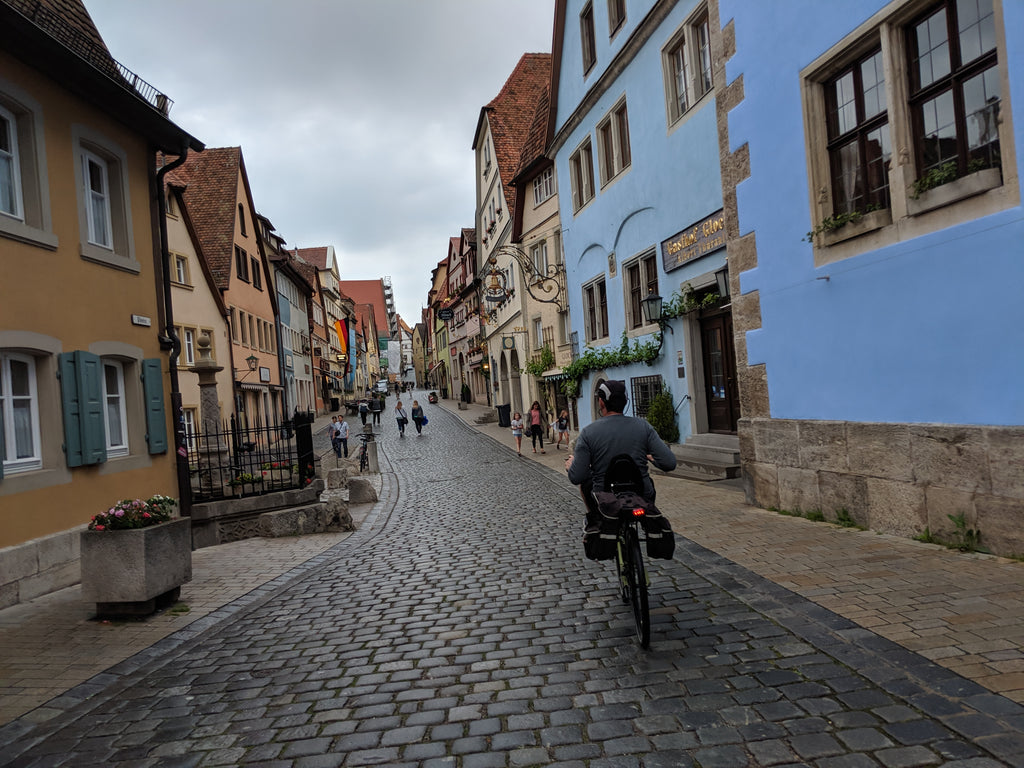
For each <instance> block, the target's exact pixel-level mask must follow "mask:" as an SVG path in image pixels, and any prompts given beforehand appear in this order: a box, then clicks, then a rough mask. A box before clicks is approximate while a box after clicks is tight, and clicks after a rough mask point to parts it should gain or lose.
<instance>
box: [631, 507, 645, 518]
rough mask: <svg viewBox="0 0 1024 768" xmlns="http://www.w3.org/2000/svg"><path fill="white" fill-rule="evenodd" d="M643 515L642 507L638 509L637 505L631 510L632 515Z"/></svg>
mask: <svg viewBox="0 0 1024 768" xmlns="http://www.w3.org/2000/svg"><path fill="white" fill-rule="evenodd" d="M643 516H644V511H643V510H642V509H640V507H637V508H636V509H634V510H633V517H643Z"/></svg>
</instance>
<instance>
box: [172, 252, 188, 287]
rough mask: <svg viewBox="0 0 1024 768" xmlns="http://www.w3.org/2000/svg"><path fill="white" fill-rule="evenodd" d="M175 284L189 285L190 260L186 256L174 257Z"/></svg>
mask: <svg viewBox="0 0 1024 768" xmlns="http://www.w3.org/2000/svg"><path fill="white" fill-rule="evenodd" d="M174 282H176V283H179V284H180V285H189V284H190V283H189V278H188V258H187V257H185V256H179V255H177V254H175V256H174Z"/></svg>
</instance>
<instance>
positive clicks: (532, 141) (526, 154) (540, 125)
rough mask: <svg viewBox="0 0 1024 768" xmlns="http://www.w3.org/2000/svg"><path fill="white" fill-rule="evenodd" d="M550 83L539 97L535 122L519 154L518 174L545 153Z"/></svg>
mask: <svg viewBox="0 0 1024 768" xmlns="http://www.w3.org/2000/svg"><path fill="white" fill-rule="evenodd" d="M550 90H551V89H550V87H549V84H547V83H545V84H544V90H543V92H542V93H541V94H540V98H538V99H537V107H536V111H535V112H534V115H533V123H532V124H531V125H530V132H529V134H528V135H527V137H526V141H525V142H524V143H523V151H522V152H521V153H520V155H519V166H518V167H517V168H516V176H518V175H519V174H520V173H522V172H523V171H525V170H526V169H527V168H528V167H529V166H530V164H531V163H532V162H534V161H535V160H537V159H539V158H540V157H542V156H543V155H544V149H545V145H546V144H547V138H548V112H549V111H550V108H549V105H548V94H549V93H550Z"/></svg>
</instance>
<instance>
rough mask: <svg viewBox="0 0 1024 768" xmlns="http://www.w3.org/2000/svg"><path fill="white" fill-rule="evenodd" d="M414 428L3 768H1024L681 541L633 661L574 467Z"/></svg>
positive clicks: (951, 684) (764, 584)
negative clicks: (315, 530) (367, 495)
mask: <svg viewBox="0 0 1024 768" xmlns="http://www.w3.org/2000/svg"><path fill="white" fill-rule="evenodd" d="M428 416H429V417H430V422H431V423H430V425H429V426H428V427H427V429H426V430H425V431H426V434H425V435H424V436H423V437H417V436H415V434H414V432H412V433H408V434H407V436H406V437H405V438H404V439H399V438H398V437H397V430H396V428H395V426H394V422H393V421H389V420H388V419H385V423H384V425H383V429H384V435H383V437H382V438H381V440H382V449H383V452H384V453H385V454H386V456H387V459H388V460H389V463H390V471H388V470H387V468H386V471H385V475H384V483H383V487H382V498H383V503H382V504H380V505H378V506H377V507H376V508H375V512H374V513H373V514H372V515H371V516H370V517H368V518H367V520H366V521H365V523H364V525H363V527H362V528H361V529H360V530H359V531H358V532H357V533H355V534H354V535H352V536H351V537H349V538H348V539H346V540H345V541H343V542H341V543H339V544H337V545H335V546H333V547H332V548H330V549H329V550H327V551H326V552H324V553H323V554H322V555H319V556H318V557H316V558H314V559H313V560H311V561H310V562H309V563H308V567H307V568H306V570H305V573H304V575H302V577H301V578H294V577H293V578H291V579H290V580H288V581H287V582H285V583H282V584H280V585H279V586H277V587H276V589H274V590H270V591H268V594H267V595H266V597H265V599H262V600H259V601H254V602H253V603H251V604H249V605H247V606H246V607H245V608H243V609H241V610H237V609H235V610H233V611H232V612H231V613H230V615H229V616H218V613H217V612H214V613H213V614H211V616H210V617H208V619H209V622H208V624H206V625H205V626H203V627H199V628H196V629H194V630H193V631H192V632H191V634H190V636H189V637H187V638H181V637H176V636H172V637H171V638H168V640H174V642H173V643H171V642H168V643H164V644H161V643H158V644H157V645H156V646H154V647H153V648H151V649H150V651H149V652H148V653H147V654H146V655H145V657H144V658H141V659H136V660H134V661H133V663H132V665H131V668H129V669H127V670H125V671H124V672H123V674H119V675H110V676H109V678H107V679H106V680H105V679H103V676H100V678H101V679H99V680H96V679H94V680H93V681H90V684H91V685H92V695H91V696H90V697H89V698H86V699H85V700H83V701H81V703H79V704H77V705H76V706H73V707H71V708H70V709H68V710H67V711H66V712H64V713H63V714H61V715H59V716H57V717H54V718H53V719H52V720H50V721H49V722H47V723H44V724H40V725H32V724H27V723H23V722H22V721H16V722H14V723H12V724H10V725H8V726H7V727H5V728H3V729H2V730H0V755H2V756H3V757H2V759H3V761H4V764H5V765H12V766H50V765H73V766H80V765H112V766H113V765H123V766H158V765H166V766H207V765H211V766H212V765H242V764H246V765H250V764H260V765H268V766H278V765H280V766H367V765H388V766H425V767H431V766H455V767H457V768H488V767H492V766H502V767H504V768H510V767H512V766H533V765H560V766H586V767H588V768H613V767H614V768H618V767H619V766H622V767H624V768H629V767H632V766H637V767H639V766H645V767H646V766H651V767H653V766H701V767H702V768H712V767H713V766H724V767H727V768H733V767H735V766H745V765H750V766H760V765H786V766H796V765H805V766H815V768H859V767H860V766H885V767H886V768H899V767H903V766H919V765H946V766H957V767H959V768H990V767H991V766H1001V765H1012V766H1024V709H1022V708H1021V707H1020V705H1018V704H1016V703H1014V702H1012V701H1010V700H1009V699H1007V698H1005V697H1002V696H1000V695H998V694H995V693H992V692H990V691H988V690H986V689H985V688H982V687H981V686H979V685H978V684H976V683H974V682H971V681H969V680H966V679H965V678H962V677H960V676H958V675H956V674H955V673H953V672H951V671H950V670H947V669H944V668H942V667H939V666H937V665H935V664H934V663H932V662H931V661H928V660H927V659H925V658H924V657H922V656H919V655H917V654H915V653H913V652H911V651H908V650H906V649H904V648H902V647H901V646H898V645H896V644H895V643H893V642H891V641H889V640H886V639H884V638H882V637H880V636H878V635H876V634H874V633H873V632H871V631H870V630H868V629H865V628H862V627H860V626H858V625H856V624H854V623H852V622H851V621H849V620H848V619H845V618H842V617H840V616H838V615H836V614H834V613H832V612H830V611H829V610H827V609H825V608H823V607H821V606H818V605H816V604H814V603H812V602H809V601H807V600H805V599H803V598H801V597H799V596H797V595H795V594H794V593H792V592H790V591H788V590H786V589H784V588H782V587H779V586H777V585H775V584H774V583H772V582H770V581H767V580H766V579H764V578H762V577H759V576H757V575H755V574H753V573H752V572H750V571H747V570H746V569H744V568H741V567H739V566H737V565H735V564H734V563H732V562H731V561H729V560H726V559H725V558H722V557H720V556H718V555H716V554H714V553H713V552H711V551H709V550H707V549H704V548H703V547H700V546H699V545H697V544H695V543H693V542H690V541H688V540H686V539H682V538H680V541H679V545H678V548H677V554H676V558H675V560H673V561H652V562H651V564H650V574H651V582H652V584H651V603H652V614H653V616H652V619H653V631H652V648H651V650H650V651H642V650H641V649H639V648H638V646H637V644H636V641H635V638H634V630H633V626H632V617H631V614H630V611H629V608H628V606H624V605H622V603H621V601H620V600H619V598H618V596H617V595H616V590H615V589H614V588H613V584H612V580H613V575H614V571H613V569H612V568H611V567H610V566H609V565H608V564H605V563H592V562H589V561H586V560H585V559H583V557H582V547H581V544H580V540H579V527H580V519H581V512H580V502H579V499H578V496H576V495H575V494H574V492H573V491H572V490H571V489H570V488H568V487H567V486H566V483H565V481H564V477H560V476H558V475H557V474H555V473H554V472H552V471H551V470H549V469H548V468H545V467H543V466H539V465H537V464H534V463H532V462H524V461H522V460H518V459H517V458H516V457H515V456H514V454H512V453H511V452H510V451H509V450H508V449H507V448H505V447H502V446H500V445H498V444H496V443H494V442H493V441H492V440H490V439H488V438H486V437H484V436H481V435H480V434H479V433H477V432H475V431H472V430H470V429H469V428H467V427H466V426H465V425H464V424H463V423H462V422H461V421H460V420H458V419H457V418H455V417H453V416H451V415H450V414H447V413H446V412H444V411H443V410H441V409H439V408H432V409H430V410H428ZM466 457H473V460H472V462H470V463H468V464H467V462H466ZM228 609H230V606H228ZM105 682H106V683H107V684H106V685H104V683H105Z"/></svg>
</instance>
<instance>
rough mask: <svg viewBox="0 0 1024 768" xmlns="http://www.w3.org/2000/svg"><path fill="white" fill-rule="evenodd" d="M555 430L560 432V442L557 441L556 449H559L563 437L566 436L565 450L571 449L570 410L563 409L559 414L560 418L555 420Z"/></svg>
mask: <svg viewBox="0 0 1024 768" xmlns="http://www.w3.org/2000/svg"><path fill="white" fill-rule="evenodd" d="M555 432H557V433H558V442H556V443H555V450H556V451H557V450H558V446H560V445H561V444H562V438H563V437H564V438H565V450H567V451H568V450H569V412H568V411H566V410H564V409H563V410H562V412H561V413H560V414H558V418H557V419H556V420H555Z"/></svg>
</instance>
